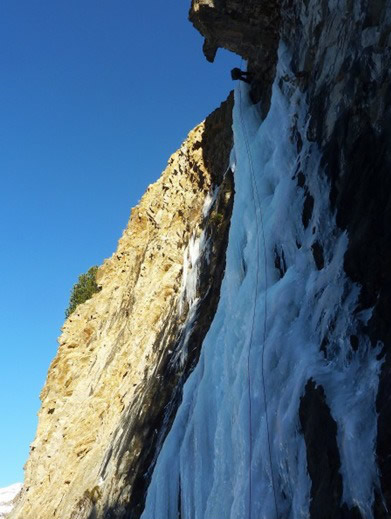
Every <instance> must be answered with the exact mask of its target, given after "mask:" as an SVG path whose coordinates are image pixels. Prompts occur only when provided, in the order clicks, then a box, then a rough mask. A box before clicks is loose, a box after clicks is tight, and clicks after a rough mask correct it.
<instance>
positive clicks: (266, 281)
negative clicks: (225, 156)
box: [238, 60, 280, 519]
mask: <svg viewBox="0 0 391 519" xmlns="http://www.w3.org/2000/svg"><path fill="white" fill-rule="evenodd" d="M242 63H243V60H242V62H241V67H242ZM238 88H239V115H240V122H241V125H242V131H243V136H244V142H245V145H246V151H247V156H248V161H249V166H250V172H251V179H252V185H253V191H254V194H255V195H256V198H257V200H258V207H259V212H260V222H261V230H262V241H263V251H264V252H263V254H264V267H265V272H264V274H265V298H264V322H263V347H262V355H261V362H262V369H261V379H262V390H263V401H264V408H265V420H266V432H267V443H268V453H269V465H270V474H271V478H272V489H273V496H274V506H275V510H276V517H277V519H279V517H280V515H279V511H278V505H277V496H276V491H275V480H274V470H273V464H272V452H271V442H270V426H269V415H268V409H267V397H266V384H265V368H264V364H265V363H264V357H265V344H266V336H267V288H268V279H267V254H266V238H265V228H264V224H263V215H262V207H261V203H260V197H259V192H258V187H257V182H256V179H255V173H254V165H253V160H252V155H251V149H250V145H249V142H248V136H247V129H246V125H245V122H244V118H243V112H242V85H241V83H240V82H239V87H238ZM254 209H255V213H256V210H257V204H256V202H255V197H254ZM255 226H256V234H257V239H256V257H257V263H256V275H255V297H254V305H253V313H252V318H251V332H250V342H249V348H248V355H247V380H248V402H249V405H248V407H249V439H250V446H249V451H250V453H249V457H250V463H249V506H248V508H249V519H252V510H251V503H252V473H251V465H252V406H251V386H252V381H251V369H250V360H251V345H252V342H253V336H254V325H255V309H256V301H257V299H258V285H259V255H260V254H259V225H258V219H257V217H256V214H255Z"/></svg>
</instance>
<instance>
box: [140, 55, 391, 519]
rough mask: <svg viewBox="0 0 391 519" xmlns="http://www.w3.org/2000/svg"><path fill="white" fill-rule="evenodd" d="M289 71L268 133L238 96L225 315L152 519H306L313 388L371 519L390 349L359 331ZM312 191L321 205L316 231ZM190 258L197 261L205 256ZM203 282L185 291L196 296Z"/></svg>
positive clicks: (151, 508) (164, 458)
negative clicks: (308, 207)
mask: <svg viewBox="0 0 391 519" xmlns="http://www.w3.org/2000/svg"><path fill="white" fill-rule="evenodd" d="M288 62H289V60H288V58H287V56H286V51H285V50H284V49H283V48H281V49H280V52H279V63H278V68H277V75H276V80H275V82H274V86H273V94H272V101H271V107H270V111H269V113H268V115H267V117H266V118H265V120H264V121H261V119H260V114H259V112H258V110H257V107H256V106H254V105H252V104H251V103H250V102H249V100H248V92H247V86H246V85H244V84H241V85H240V86H238V88H237V90H236V92H235V108H234V122H233V130H234V149H233V153H232V168H234V170H235V201H234V208H233V215H232V221H231V228H230V235H229V244H228V249H227V264H226V272H225V277H224V280H223V284H222V289H221V297H220V302H219V306H218V309H217V312H216V315H215V318H214V321H213V323H212V325H211V328H210V330H209V332H208V334H207V336H206V338H205V340H204V343H203V347H202V353H201V356H200V360H199V362H198V364H197V366H196V368H195V369H194V371H193V373H192V374H191V376H190V377H189V379H188V381H187V383H186V384H185V386H184V389H183V399H182V404H181V405H180V407H179V410H178V412H177V415H176V418H175V421H174V423H173V426H172V428H171V430H170V432H169V434H168V436H167V438H166V440H165V442H164V444H163V447H162V450H161V452H160V455H159V456H158V459H157V463H156V466H155V469H154V472H153V476H152V480H151V484H150V487H149V490H148V494H147V500H146V506H145V510H144V513H143V515H142V517H143V519H173V518H174V517H183V518H192V519H213V518H224V519H244V518H249V519H255V518H256V519H260V518H264V519H277V518H278V517H285V518H291V519H299V518H303V519H304V518H307V517H309V503H310V489H311V480H310V478H309V475H308V471H307V460H306V447H305V442H304V438H303V436H302V434H301V432H300V424H299V413H298V411H299V406H300V397H301V396H302V395H303V394H304V388H305V385H306V383H307V381H308V380H309V379H310V378H312V379H313V380H314V381H315V383H317V384H321V385H322V386H323V388H324V390H325V394H326V399H327V404H328V405H329V407H330V410H331V414H332V416H333V418H334V420H335V421H336V422H337V427H338V437H337V442H338V447H339V451H340V456H341V473H342V477H343V499H344V501H345V502H346V503H347V504H348V505H349V506H351V505H353V504H356V505H357V506H358V507H359V508H360V510H361V512H362V514H363V516H364V517H367V518H368V519H370V518H372V517H373V515H372V505H373V499H374V497H373V489H374V488H375V487H376V486H377V484H378V482H377V469H376V463H375V454H374V444H375V439H376V412H375V398H376V393H377V385H378V375H379V369H380V366H381V361H378V360H377V359H376V356H377V354H378V353H379V350H378V349H376V348H371V347H370V345H369V341H368V340H367V338H366V337H365V335H363V333H362V332H361V328H362V326H363V324H365V322H366V321H367V320H368V319H369V317H370V315H369V313H368V312H367V313H366V314H365V313H361V314H360V313H358V314H355V313H354V310H355V308H356V306H357V298H358V295H359V287H358V286H356V285H354V284H353V283H352V282H351V281H349V280H348V278H347V277H346V275H345V273H344V270H343V258H344V253H345V251H346V247H347V236H346V234H345V233H343V232H341V231H340V230H339V229H338V228H337V227H336V223H335V218H334V215H333V213H332V211H331V210H330V206H329V186H328V183H327V179H326V178H325V176H324V174H323V172H322V170H321V167H320V159H321V157H320V153H319V150H318V149H317V146H316V144H314V143H312V142H309V141H308V140H307V139H306V126H307V124H308V116H307V107H306V102H305V98H304V96H303V95H302V93H300V91H299V89H298V88H297V87H296V86H295V81H294V77H293V75H292V74H291V71H290V70H289V67H288V65H287V63H288ZM295 128H296V129H295ZM293 131H299V132H300V134H301V138H302V142H303V145H302V147H301V149H300V150H299V151H298V150H297V149H296V145H294V144H293V139H292V132H293ZM299 171H300V173H299ZM299 174H300V175H302V177H301V180H300V179H298V175H299ZM303 175H304V176H303ZM303 179H304V180H305V185H306V189H307V190H308V192H309V193H310V194H311V196H312V197H313V208H312V212H310V213H311V214H309V215H308V221H306V222H303V207H304V204H305V190H304V189H303V188H302V186H300V185H298V184H299V183H300V181H302V180H303ZM192 247H193V249H191V250H190V249H189V258H191V257H192V256H194V255H195V256H196V255H197V253H198V252H199V251H198V248H197V247H198V246H197V247H196V246H195V244H193V246H192ZM316 248H318V250H319V249H321V250H323V252H322V255H321V257H320V258H318V259H317V260H316V258H315V254H314V253H313V252H314V251H315V249H316ZM276 258H278V262H276ZM192 263H194V261H193V260H192ZM193 282H194V279H192V280H191V282H190V279H187V280H186V287H187V288H186V293H187V297H189V296H190V293H192V294H193V293H195V288H194V286H193V284H194V283H193ZM190 299H191V298H190ZM352 334H355V335H357V337H358V338H359V347H358V348H357V349H356V351H353V350H352V348H351V346H350V340H349V338H350V336H351V335H352ZM326 335H327V337H328V344H327V345H326V346H324V349H326V354H325V353H324V352H323V351H321V349H320V345H321V344H322V340H323V339H324V337H325V336H326ZM265 404H266V405H265Z"/></svg>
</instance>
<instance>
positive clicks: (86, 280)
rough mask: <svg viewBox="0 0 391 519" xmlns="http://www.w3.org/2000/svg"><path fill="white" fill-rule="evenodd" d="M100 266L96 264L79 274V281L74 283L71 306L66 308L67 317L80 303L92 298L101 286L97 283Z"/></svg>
mask: <svg viewBox="0 0 391 519" xmlns="http://www.w3.org/2000/svg"><path fill="white" fill-rule="evenodd" d="M97 271H98V267H97V266H96V265H94V266H93V267H91V268H90V269H89V270H88V271H87V272H86V273H85V274H81V275H80V276H79V279H78V282H77V283H76V284H75V285H73V288H72V292H71V297H70V300H69V306H68V308H67V309H66V310H65V317H66V318H68V317H69V316H70V315H71V313H72V312H74V310H75V309H76V307H77V306H78V305H80V304H81V303H84V302H85V301H87V299H90V298H91V297H92V296H93V295H94V294H95V293H96V292H99V290H100V287H99V286H98V285H97V284H96V273H97Z"/></svg>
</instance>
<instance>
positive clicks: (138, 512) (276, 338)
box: [11, 0, 391, 519]
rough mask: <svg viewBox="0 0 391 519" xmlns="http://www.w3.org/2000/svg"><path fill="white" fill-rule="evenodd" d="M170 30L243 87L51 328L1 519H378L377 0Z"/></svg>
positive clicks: (382, 404) (383, 316) (388, 24)
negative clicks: (31, 418)
mask: <svg viewBox="0 0 391 519" xmlns="http://www.w3.org/2000/svg"><path fill="white" fill-rule="evenodd" d="M190 20H191V21H192V23H193V24H194V26H195V27H196V28H197V29H198V30H199V31H200V32H201V33H202V34H203V36H204V37H205V43H204V53H205V56H206V58H207V59H208V60H210V61H213V59H214V56H215V54H216V52H217V49H218V47H224V48H226V49H228V50H231V51H233V52H236V53H237V54H239V55H240V56H242V58H243V59H244V60H246V61H247V65H248V70H249V72H250V75H251V76H252V83H251V85H250V86H249V88H248V89H247V87H245V86H243V85H241V86H239V87H237V89H236V92H235V103H233V99H232V98H231V97H230V98H229V99H228V101H227V102H226V103H224V104H223V105H222V106H221V107H220V108H219V109H218V110H217V111H216V112H214V113H213V114H211V116H209V117H208V118H207V119H206V120H205V122H204V123H202V124H201V125H199V126H198V127H197V128H195V129H194V130H193V131H192V132H191V133H190V134H189V137H188V139H187V140H186V141H185V143H184V144H183V145H182V147H181V148H180V150H179V151H178V152H177V153H176V154H174V155H173V156H172V157H171V159H170V161H169V165H168V167H167V169H166V171H165V172H164V173H163V175H162V177H161V178H160V180H159V181H158V182H157V183H156V184H154V185H153V186H150V187H149V188H148V190H147V193H146V194H145V195H144V197H143V199H142V200H141V202H140V204H139V206H137V207H136V208H135V209H134V210H133V211H132V215H131V219H130V222H129V226H128V228H127V229H126V231H125V232H124V235H123V237H122V238H121V240H120V242H119V246H118V250H117V251H116V253H115V254H114V255H113V256H112V258H110V259H109V260H107V261H106V262H105V263H104V264H103V266H102V267H100V269H99V275H98V282H99V284H100V285H101V286H102V290H101V291H100V292H99V293H98V294H96V295H95V296H94V297H93V298H92V299H91V300H89V301H87V302H86V303H84V304H83V305H81V306H80V307H78V309H77V311H76V312H75V314H72V316H71V317H70V318H69V319H68V321H67V322H66V323H65V325H64V329H63V335H62V336H61V337H60V340H59V343H60V346H59V351H58V354H57V356H56V358H55V360H54V361H53V363H52V365H51V367H50V370H49V374H48V379H47V382H46V385H45V388H44V389H43V391H42V395H41V398H42V408H41V410H40V414H39V426H38V431H37V437H36V439H35V441H34V443H33V444H32V446H31V454H30V458H29V461H28V463H27V466H26V479H25V484H24V488H23V493H22V495H21V497H20V500H19V503H18V505H17V507H16V509H15V510H14V511H13V513H12V515H11V517H12V519H38V518H39V519H53V518H56V517H58V518H60V519H65V518H70V519H94V518H95V519H98V518H99V519H101V518H105V519H109V518H111V519H114V518H118V519H122V518H125V517H131V518H132V519H136V518H137V519H138V518H140V516H142V517H143V519H173V517H182V518H183V519H190V518H193V517H197V518H201V519H213V518H214V517H216V518H217V517H232V518H234V519H239V518H240V519H242V518H248V519H255V518H258V517H267V518H268V519H283V518H284V519H285V518H289V519H308V518H309V517H310V518H311V519H360V518H362V519H385V518H387V517H389V516H390V510H391V462H390V460H391V451H390V445H391V433H390V431H391V402H390V398H391V397H390V395H391V334H390V326H389V323H390V321H391V315H390V311H391V310H390V309H391V306H390V304H389V302H390V300H391V280H390V268H389V265H390V262H391V247H390V238H391V236H390V228H389V225H388V220H389V216H390V208H391V189H390V188H391V186H390V176H389V172H390V170H391V152H390V147H389V142H390V137H391V135H390V134H391V108H390V106H391V105H390V103H389V100H390V99H391V81H390V67H391V62H390V61H391V39H390V28H391V3H390V2H389V1H388V0H387V1H385V2H382V1H372V0H361V1H360V2H353V1H352V0H340V1H336V0H305V1H303V2H294V1H292V0H193V1H192V6H191V10H190ZM233 104H234V119H233V128H234V132H233V134H232V132H231V124H232V117H231V116H232V106H233ZM232 148H233V153H232V154H231V161H230V160H229V156H230V151H231V149H232ZM233 170H234V171H233ZM234 176H235V186H234ZM234 191H235V196H234ZM231 213H232V218H231ZM226 251H227V255H226Z"/></svg>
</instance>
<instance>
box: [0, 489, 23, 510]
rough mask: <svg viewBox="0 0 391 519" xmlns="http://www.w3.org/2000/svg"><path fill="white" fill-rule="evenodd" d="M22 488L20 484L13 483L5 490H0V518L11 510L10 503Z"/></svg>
mask: <svg viewBox="0 0 391 519" xmlns="http://www.w3.org/2000/svg"><path fill="white" fill-rule="evenodd" d="M21 488H22V484H21V483H15V484H14V485H11V486H9V487H6V488H1V489H0V518H2V517H4V516H5V514H8V513H9V512H10V511H11V510H12V504H11V501H12V500H13V499H14V497H15V496H16V494H17V493H18V492H19V490H20V489H21Z"/></svg>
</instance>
